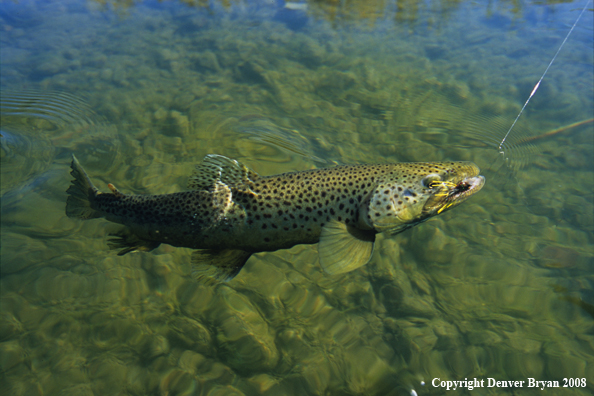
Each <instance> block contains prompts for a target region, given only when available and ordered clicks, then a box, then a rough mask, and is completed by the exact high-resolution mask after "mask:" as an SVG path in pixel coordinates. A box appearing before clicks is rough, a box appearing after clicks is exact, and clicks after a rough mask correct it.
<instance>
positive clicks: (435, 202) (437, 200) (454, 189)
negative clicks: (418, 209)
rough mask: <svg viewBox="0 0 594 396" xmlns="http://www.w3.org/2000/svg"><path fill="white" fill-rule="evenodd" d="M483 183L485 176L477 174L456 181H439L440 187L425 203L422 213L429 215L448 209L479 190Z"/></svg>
mask: <svg viewBox="0 0 594 396" xmlns="http://www.w3.org/2000/svg"><path fill="white" fill-rule="evenodd" d="M477 173H478V172H477ZM484 185H485V177H484V176H481V175H478V174H477V175H476V176H467V177H464V178H462V179H460V180H459V181H458V182H457V183H454V182H453V181H449V182H443V183H441V187H442V188H441V189H440V190H439V191H436V192H435V193H434V194H433V196H432V197H431V198H429V199H428V200H427V202H426V203H425V207H424V208H423V213H424V214H425V215H428V216H431V215H432V214H433V215H435V214H439V213H441V212H443V211H445V210H447V209H450V208H451V207H454V206H456V205H458V204H460V203H462V202H463V201H465V200H466V199H468V198H469V197H470V196H472V195H474V194H476V193H477V192H479V191H480V190H481V189H482V188H483V186H484Z"/></svg>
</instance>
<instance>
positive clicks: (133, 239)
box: [107, 228, 161, 256]
mask: <svg viewBox="0 0 594 396" xmlns="http://www.w3.org/2000/svg"><path fill="white" fill-rule="evenodd" d="M109 235H110V236H111V237H112V238H109V239H108V240H107V245H108V246H109V248H110V249H112V250H117V249H122V250H120V251H119V252H118V256H123V255H124V254H126V253H130V252H150V251H151V250H153V249H155V248H157V247H159V245H160V244H161V243H160V242H155V241H148V240H145V239H142V238H140V237H139V236H138V235H136V234H134V233H133V232H132V231H131V230H129V229H128V228H123V229H122V230H120V231H118V232H115V233H112V234H109Z"/></svg>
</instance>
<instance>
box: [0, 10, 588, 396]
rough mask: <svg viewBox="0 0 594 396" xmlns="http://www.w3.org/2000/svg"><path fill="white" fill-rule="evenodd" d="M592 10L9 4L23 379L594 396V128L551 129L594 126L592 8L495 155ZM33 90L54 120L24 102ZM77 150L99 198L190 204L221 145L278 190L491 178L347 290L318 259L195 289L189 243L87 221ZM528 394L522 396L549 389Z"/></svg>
mask: <svg viewBox="0 0 594 396" xmlns="http://www.w3.org/2000/svg"><path fill="white" fill-rule="evenodd" d="M583 5H584V4H583V2H577V3H571V4H565V5H540V4H524V5H523V6H522V8H520V9H514V8H513V7H512V6H511V5H509V4H507V3H503V2H501V3H495V4H493V5H491V6H490V7H486V6H482V5H477V4H473V3H462V4H459V5H457V4H451V3H448V2H427V3H423V4H420V5H416V4H415V5H412V4H411V5H405V6H403V7H401V8H399V7H398V4H393V3H389V4H385V3H373V2H365V3H364V5H361V6H353V7H352V8H344V7H343V8H341V7H337V6H333V5H332V3H328V4H326V3H321V4H318V5H317V6H316V5H315V4H311V5H310V6H309V8H308V9H307V11H303V10H287V9H286V8H283V7H282V6H281V5H279V4H276V3H270V2H256V1H254V2H249V3H244V2H233V3H230V4H226V3H214V2H213V3H209V4H208V7H188V6H185V5H182V4H180V3H177V2H164V3H155V2H142V3H139V4H136V5H133V6H128V7H127V6H125V5H124V4H119V5H117V6H115V5H114V4H113V3H110V4H107V5H104V4H100V3H94V2H79V1H72V2H60V3H59V4H58V3H51V2H37V1H26V2H18V3H13V2H2V3H0V18H1V19H0V29H1V31H2V34H0V40H1V41H0V44H1V51H2V54H1V55H2V56H1V57H0V62H1V65H0V66H1V67H0V82H1V84H2V85H1V88H2V98H3V108H2V157H1V160H2V167H1V172H2V174H1V176H2V179H1V181H2V189H1V190H2V213H1V214H2V234H1V235H2V240H1V242H2V251H1V264H2V278H1V280H0V282H1V284H0V292H1V305H0V308H1V311H0V314H1V318H0V319H1V322H0V348H1V349H0V364H1V367H0V370H1V377H0V381H1V383H2V388H3V389H8V390H9V392H10V394H16V395H18V394H22V395H31V394H33V395H34V394H56V395H57V394H66V395H68V394H72V395H91V394H96V395H109V394H114V395H115V394H126V395H128V394H129V395H147V394H150V395H152V394H155V395H161V394H162V395H165V394H169V395H172V394H180V395H182V394H185V395H194V394H196V395H233V394H237V395H241V394H244V395H260V394H266V395H291V394H294V395H303V394H308V395H309V394H311V395H317V394H330V395H358V394H368V395H386V394H408V393H410V391H411V389H413V388H414V389H415V390H416V392H417V393H418V394H442V393H444V392H445V391H444V389H443V388H435V387H433V386H432V385H431V381H432V380H433V379H434V378H440V379H441V380H446V381H447V380H450V381H453V380H463V379H465V378H475V377H476V378H478V379H484V380H485V383H487V379H488V378H496V379H498V380H524V381H527V378H535V379H537V380H540V381H548V380H551V381H553V380H558V381H560V385H561V386H563V384H564V383H563V378H586V379H587V380H588V388H569V389H568V388H561V389H554V390H548V391H546V392H547V393H548V394H576V395H582V394H583V395H585V394H591V393H592V390H593V389H594V338H593V328H592V315H593V308H592V306H593V304H594V293H593V292H592V289H593V278H592V268H593V267H592V266H593V264H594V263H593V255H594V252H593V249H592V242H593V241H592V235H593V234H592V232H593V231H594V219H593V218H594V215H593V213H594V207H593V191H594V177H593V171H594V167H593V158H592V152H593V136H594V134H593V130H592V124H591V123H590V124H586V125H584V126H581V127H576V128H572V129H569V130H566V131H563V132H559V133H556V134H553V135H551V136H548V137H542V138H539V136H541V135H544V134H545V133H547V132H549V131H552V130H555V129H558V128H561V127H563V126H567V125H570V124H572V123H575V122H578V121H582V120H588V119H591V118H592V117H593V114H592V105H593V96H594V95H593V92H592V83H593V77H592V63H593V57H592V46H593V45H592V28H591V27H592V12H591V11H586V13H585V14H584V16H583V19H582V20H581V21H580V23H579V24H578V26H577V27H576V30H575V31H574V33H573V34H572V36H571V37H570V39H569V40H568V41H567V44H566V46H565V47H564V49H563V50H562V52H561V53H560V55H559V58H558V59H557V61H556V63H555V64H554V65H553V67H552V68H551V69H550V71H549V73H548V74H547V77H546V78H545V80H544V82H543V83H542V84H541V87H540V89H539V91H538V92H537V94H536V95H535V97H534V98H533V100H532V101H531V102H530V104H529V105H528V107H527V110H526V112H525V114H524V115H523V116H522V118H521V119H520V121H519V123H518V125H517V126H516V128H515V129H514V131H512V135H511V137H510V138H509V140H508V141H509V142H510V143H509V146H508V147H509V148H508V150H507V151H506V153H505V156H502V155H499V154H498V151H497V150H496V146H497V144H498V142H499V141H500V139H501V138H502V137H503V136H504V135H505V132H506V131H507V129H508V128H509V125H511V123H512V122H513V119H514V118H515V116H516V114H517V112H518V111H519V109H520V108H521V106H522V104H523V103H524V101H525V100H526V98H527V96H528V95H529V93H530V91H531V90H532V88H533V86H534V84H535V83H536V82H537V81H538V79H539V78H540V75H541V74H542V72H543V71H544V68H545V67H546V65H547V64H548V62H549V61H550V59H551V57H552V56H553V55H554V53H555V51H556V50H557V47H558V45H559V44H560V43H561V41H562V40H563V38H564V37H565V34H566V33H567V31H568V29H569V27H570V26H571V25H572V24H573V22H574V21H575V18H576V17H577V15H578V14H579V12H580V11H581V9H582V7H583ZM23 92H37V94H36V95H37V97H39V98H46V102H49V103H51V104H52V105H53V106H54V107H52V108H53V109H54V110H55V113H52V114H54V116H53V117H48V116H47V114H46V113H43V114H41V113H40V112H39V111H31V110H30V109H29V110H27V111H25V112H20V113H19V114H16V113H15V112H14V111H12V110H8V109H7V106H6V105H5V103H6V102H7V100H6V98H7V97H8V98H14V97H15V95H17V94H20V93H23ZM56 93H61V94H67V95H71V96H69V98H71V97H72V98H79V99H80V100H81V101H84V102H79V101H78V100H74V99H71V100H70V99H69V100H66V102H64V101H61V102H60V103H61V104H60V105H58V104H57V100H56V99H55V98H56V96H55V95H57V94H56ZM52 95H54V96H52ZM48 97H49V98H50V99H47V98H48ZM64 103H66V104H64ZM39 106H40V105H39V104H36V105H34V106H33V109H34V110H36V109H37V110H38V109H39ZM89 109H92V110H89ZM41 115H44V116H41ZM526 137H536V139H534V140H532V141H531V142H530V144H520V142H521V140H522V139H523V138H526ZM73 152H74V153H75V154H76V155H77V157H78V158H79V159H80V161H81V163H83V164H84V165H85V167H86V169H87V171H88V172H89V173H90V175H91V177H92V178H93V180H94V181H95V182H96V184H97V185H98V187H99V188H101V189H102V190H105V189H106V183H108V182H111V183H114V184H115V185H116V186H117V187H118V188H119V189H121V190H123V191H124V192H134V193H169V192H174V191H180V190H183V189H184V187H185V185H186V182H187V178H188V176H189V175H190V174H191V172H192V169H193V167H194V165H195V164H197V163H199V162H200V160H201V159H202V157H203V156H204V155H205V154H208V153H218V154H222V155H226V156H229V157H232V158H236V159H238V160H241V161H242V162H244V163H246V164H247V165H249V166H250V167H252V168H253V169H255V170H256V171H258V172H260V173H262V174H275V173H280V172H284V171H293V170H302V169H309V168H313V167H323V166H331V165H333V164H339V163H372V162H389V161H439V160H472V161H474V162H475V163H477V165H479V166H480V167H481V169H482V170H483V172H482V173H483V174H484V175H485V176H486V178H487V184H486V186H485V188H484V189H483V191H481V193H480V194H478V195H476V196H475V197H473V198H472V199H471V200H469V201H468V202H467V203H465V204H463V205H462V206H460V207H458V208H456V209H454V210H452V211H450V212H448V213H445V214H444V215H442V216H440V217H438V218H435V219H433V220H431V221H429V222H427V223H424V224H422V225H420V226H418V227H416V228H414V229H412V230H409V231H407V232H405V233H402V234H399V235H398V236H396V237H394V238H380V240H379V241H378V243H377V245H376V250H375V253H374V257H373V260H372V262H371V263H369V264H368V265H367V266H365V267H363V268H361V269H359V270H357V271H354V272H352V273H348V274H345V275H343V276H336V277H330V276H327V275H325V274H324V273H323V272H322V271H321V269H320V267H319V264H318V263H317V252H316V249H315V247H314V246H298V247H295V248H293V249H291V250H288V251H278V252H274V253H266V254H258V255H256V256H255V257H253V258H251V259H250V261H249V262H248V263H247V265H246V267H245V268H244V269H243V270H242V272H241V273H240V274H239V275H238V276H237V278H235V279H234V280H233V281H231V282H229V283H227V284H223V285H214V286H213V285H202V284H199V283H197V282H196V281H193V280H192V279H191V278H190V277H189V274H190V268H189V258H190V251H189V250H187V249H174V248H170V247H167V246H162V247H160V248H159V249H157V250H156V251H154V252H153V253H150V254H147V253H137V254H130V255H127V256H123V257H117V256H116V255H115V254H114V253H113V252H111V251H109V250H108V249H107V245H106V239H107V235H108V233H109V231H110V230H112V229H113V225H111V224H109V223H107V222H105V221H103V220H92V221H87V222H81V221H74V220H70V219H68V218H66V216H65V214H64V205H65V200H66V194H65V191H66V188H67V187H68V184H69V181H70V176H69V175H68V171H69V169H68V163H69V157H70V154H71V153H73ZM421 381H425V383H426V384H425V385H424V386H423V385H421ZM527 385H528V383H527V382H525V384H524V388H523V389H521V390H519V391H515V392H516V393H521V394H542V393H543V391H540V390H537V389H534V388H527ZM456 392H458V393H462V394H463V393H464V392H466V393H468V394H473V395H482V394H492V393H501V394H510V395H511V394H514V390H512V389H508V388H497V387H491V388H487V387H485V388H476V389H474V390H472V391H456Z"/></svg>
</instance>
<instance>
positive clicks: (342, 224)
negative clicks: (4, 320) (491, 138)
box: [66, 155, 485, 280]
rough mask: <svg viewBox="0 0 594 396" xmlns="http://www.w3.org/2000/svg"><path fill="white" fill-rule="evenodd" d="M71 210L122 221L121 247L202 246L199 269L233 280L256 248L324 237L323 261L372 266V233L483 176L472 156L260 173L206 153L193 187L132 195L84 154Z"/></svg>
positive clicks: (468, 192)
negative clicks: (97, 175) (102, 177)
mask: <svg viewBox="0 0 594 396" xmlns="http://www.w3.org/2000/svg"><path fill="white" fill-rule="evenodd" d="M71 168H72V172H71V175H72V176H73V177H74V180H73V181H72V184H71V186H70V188H68V190H67V193H68V195H69V196H68V200H67V203H66V214H67V215H68V216H69V217H71V218H78V219H92V218H98V217H104V218H106V219H107V220H109V221H112V222H115V223H120V224H123V225H124V226H126V227H125V230H124V231H122V232H121V233H119V234H118V235H115V238H113V239H111V240H110V247H111V248H114V249H121V250H120V252H119V255H123V254H126V253H129V252H132V251H150V250H153V249H155V248H156V247H157V246H159V245H160V244H161V243H166V244H169V245H172V246H177V247H187V248H192V249H197V250H196V251H195V252H194V253H193V254H192V264H193V275H194V276H195V277H196V278H203V277H211V278H214V279H217V280H230V279H232V278H233V277H234V276H235V275H237V274H238V273H239V271H240V270H241V268H242V267H243V266H244V264H245V263H246V261H247V260H248V258H249V257H250V256H251V255H252V254H253V253H258V252H265V251H275V250H278V249H288V248H290V247H292V246H295V245H298V244H315V243H319V244H318V254H319V261H320V265H321V267H322V268H323V269H324V270H325V271H326V272H327V273H328V274H341V273H345V272H349V271H352V270H354V269H357V268H359V267H361V266H363V265H365V264H366V263H367V262H368V261H369V260H370V258H371V255H372V253H373V246H374V241H375V236H376V234H378V233H381V232H387V233H390V234H397V233H399V232H402V231H404V230H406V229H408V228H410V227H413V226H414V225H416V224H419V223H421V222H423V221H425V220H427V219H429V218H431V217H433V216H436V215H438V214H440V213H442V212H444V211H446V210H448V209H450V208H452V207H454V206H456V205H458V204H460V203H461V202H463V201H464V200H466V199H467V198H468V197H470V196H472V195H474V194H475V193H477V192H478V191H480V190H481V188H482V187H483V185H484V182H485V179H484V177H483V176H480V175H479V168H478V167H477V166H476V165H474V164H473V163H471V162H433V163H427V162H419V163H393V164H377V165H344V166H337V167H333V168H323V169H315V170H307V171H300V172H291V173H284V174H279V175H273V176H260V175H258V174H257V173H256V172H254V171H252V170H250V169H248V168H247V167H246V166H244V165H243V164H241V163H239V162H237V161H235V160H232V159H229V158H227V157H223V156H221V155H207V156H206V157H205V158H204V160H203V162H202V164H200V165H199V166H198V167H197V168H196V171H195V173H194V174H193V175H192V177H191V179H190V182H189V185H188V188H189V191H186V192H179V193H173V194H163V195H128V194H123V193H122V192H120V191H119V190H118V189H117V188H116V187H115V186H114V185H113V184H108V187H109V190H110V192H109V193H103V192H100V191H99V190H98V189H97V188H96V187H95V186H94V185H93V183H92V182H91V180H90V179H89V177H88V176H87V174H86V173H85V171H84V170H83V168H82V166H81V165H80V163H79V162H78V160H77V159H76V158H75V157H74V156H73V158H72V163H71Z"/></svg>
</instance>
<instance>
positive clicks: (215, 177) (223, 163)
mask: <svg viewBox="0 0 594 396" xmlns="http://www.w3.org/2000/svg"><path fill="white" fill-rule="evenodd" d="M259 178H260V175H258V174H257V173H256V172H254V171H253V170H250V169H249V168H248V167H247V166H245V165H243V164H242V163H240V162H237V161H236V160H233V159H230V158H227V157H224V156H222V155H218V154H209V155H207V156H206V157H204V159H203V160H202V163H201V164H200V165H198V166H197V167H196V170H195V171H194V173H193V174H192V176H191V177H190V181H189V182H188V188H189V189H190V190H212V189H213V188H214V187H215V184H216V182H217V181H219V182H221V183H223V184H226V185H228V186H237V185H240V184H247V185H248V186H249V185H250V184H251V183H253V182H254V181H256V180H257V179H259Z"/></svg>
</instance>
